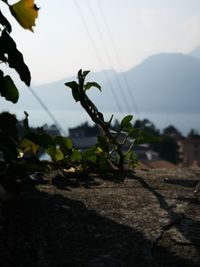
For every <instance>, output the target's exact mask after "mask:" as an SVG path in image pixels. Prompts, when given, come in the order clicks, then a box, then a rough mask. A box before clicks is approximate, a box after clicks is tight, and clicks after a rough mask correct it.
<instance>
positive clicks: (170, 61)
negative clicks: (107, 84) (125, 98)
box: [125, 53, 200, 112]
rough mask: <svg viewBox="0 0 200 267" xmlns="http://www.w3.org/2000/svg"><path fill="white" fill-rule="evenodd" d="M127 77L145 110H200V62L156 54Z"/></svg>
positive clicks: (176, 56)
mask: <svg viewBox="0 0 200 267" xmlns="http://www.w3.org/2000/svg"><path fill="white" fill-rule="evenodd" d="M125 75H126V78H127V79H128V81H129V83H130V84H131V85H132V86H133V92H134V96H135V100H136V102H137V104H138V106H139V107H140V108H141V109H142V110H143V109H145V110H148V111H153V112H199V111H200V105H199V99H200V60H199V59H196V58H194V57H192V56H189V55H183V54H177V53H174V54H173V53H170V54H159V55H154V56H151V57H149V58H148V59H146V60H145V61H144V62H143V63H142V64H140V65H139V66H137V67H135V68H133V69H131V70H129V71H128V72H126V73H125Z"/></svg>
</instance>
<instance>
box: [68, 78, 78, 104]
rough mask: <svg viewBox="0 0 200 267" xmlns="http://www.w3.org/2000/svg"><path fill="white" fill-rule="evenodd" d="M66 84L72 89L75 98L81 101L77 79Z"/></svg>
mask: <svg viewBox="0 0 200 267" xmlns="http://www.w3.org/2000/svg"><path fill="white" fill-rule="evenodd" d="M65 85H66V86H67V87H69V88H71V89H72V95H73V98H74V100H75V101H76V102H77V101H79V100H80V93H79V85H78V83H77V82H75V81H72V82H68V83H65Z"/></svg>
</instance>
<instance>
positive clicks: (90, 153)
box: [83, 148, 97, 164]
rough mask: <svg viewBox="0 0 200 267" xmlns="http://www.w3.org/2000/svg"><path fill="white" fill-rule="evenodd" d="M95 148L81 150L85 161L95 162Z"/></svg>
mask: <svg viewBox="0 0 200 267" xmlns="http://www.w3.org/2000/svg"><path fill="white" fill-rule="evenodd" d="M95 151H96V149H95V148H90V149H87V150H85V151H84V152H83V158H84V159H85V160H86V161H89V162H91V163H94V164H95V163H96V160H97V155H96V153H95Z"/></svg>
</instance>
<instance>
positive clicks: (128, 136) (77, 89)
mask: <svg viewBox="0 0 200 267" xmlns="http://www.w3.org/2000/svg"><path fill="white" fill-rule="evenodd" d="M88 74H89V71H82V70H79V72H78V77H77V78H78V82H76V81H72V82H67V83H65V85H66V86H67V87H69V88H71V90H72V95H73V98H74V100H75V101H76V102H80V104H81V106H82V107H83V108H84V109H85V110H86V112H87V113H88V115H89V116H90V118H91V119H92V121H93V122H94V123H95V124H97V125H98V126H99V127H100V128H101V130H102V135H101V136H99V137H98V142H97V144H96V146H95V147H94V148H91V149H89V150H87V151H86V152H84V154H83V157H84V156H85V158H86V160H89V161H90V162H92V163H93V164H94V165H95V164H96V166H97V167H99V168H101V167H105V166H107V165H108V164H109V165H110V166H112V167H113V168H117V169H119V170H120V171H123V170H124V166H125V163H128V165H132V166H134V167H135V165H136V164H137V162H138V160H137V157H136V155H135V153H134V152H133V146H134V144H142V143H147V142H149V141H152V140H153V139H154V138H153V137H152V136H150V135H147V134H145V133H144V132H143V131H142V130H141V129H136V128H134V127H133V125H132V124H131V121H132V119H133V116H132V115H128V116H126V117H125V118H123V119H122V121H121V123H120V127H119V129H118V131H116V132H114V131H112V130H111V121H112V118H113V116H112V117H111V119H110V121H108V122H107V121H105V120H104V116H103V114H102V113H101V112H100V111H99V110H98V108H97V107H96V105H95V104H94V103H93V102H92V101H91V99H90V98H89V97H88V95H87V91H88V90H89V89H91V88H92V87H96V88H97V89H99V90H100V91H101V86H100V85H99V84H97V83H96V82H87V83H85V78H86V76H87V75H88Z"/></svg>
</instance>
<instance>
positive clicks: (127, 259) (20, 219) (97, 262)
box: [0, 177, 195, 267]
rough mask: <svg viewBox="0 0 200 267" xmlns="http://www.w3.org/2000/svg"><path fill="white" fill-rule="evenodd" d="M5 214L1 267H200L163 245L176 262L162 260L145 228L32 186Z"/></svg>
mask: <svg viewBox="0 0 200 267" xmlns="http://www.w3.org/2000/svg"><path fill="white" fill-rule="evenodd" d="M57 179H60V178H59V177H57ZM135 179H139V180H140V182H141V184H142V185H143V186H144V187H145V188H147V189H148V190H150V191H151V192H152V193H153V194H154V195H155V196H156V197H157V198H158V201H159V202H160V205H161V207H162V208H163V209H165V210H167V211H168V212H169V214H170V216H177V215H176V214H175V213H174V212H173V211H171V210H170V208H169V206H168V205H167V203H166V202H165V200H164V199H163V197H162V195H160V194H159V193H157V192H156V191H155V190H154V189H153V188H150V187H149V185H148V184H146V182H145V181H143V180H142V179H141V178H137V177H136V178H135ZM64 188H65V185H64ZM133 212H134V211H133ZM4 213H5V215H6V218H7V221H6V224H5V225H4V230H5V231H4V237H3V238H2V239H1V240H3V242H4V248H6V251H7V252H8V254H9V257H4V254H2V253H1V254H0V255H1V256H0V266H2V267H67V266H69V267H73V266H75V267H79V266H85V267H90V266H99V267H100V266H109V267H112V266H113V267H114V266H115V267H118V266H119V267H121V266H127V267H128V266H130V267H132V266H134V267H142V266H145V267H146V266H148V267H159V266H160V267H161V266H173V267H175V266H181V267H186V266H187V267H189V266H195V265H194V264H193V263H192V262H191V261H190V260H185V259H184V260H183V259H182V258H180V257H178V256H176V257H175V256H174V255H172V253H171V252H170V251H169V250H168V249H162V253H161V255H162V257H164V258H163V259H172V261H171V262H168V263H166V264H165V265H162V263H161V264H159V263H158V262H156V261H157V259H159V257H158V255H156V257H155V255H154V254H155V251H152V248H153V246H154V243H153V242H152V241H151V240H148V239H146V238H145V236H144V235H143V234H142V233H141V232H138V231H137V230H136V229H134V228H131V227H129V226H126V225H122V224H119V223H116V222H115V221H113V220H111V219H108V218H106V217H103V216H101V215H100V214H98V213H97V212H96V211H95V210H90V209H88V208H87V207H86V206H85V204H84V203H82V202H81V201H79V200H75V199H70V198H67V197H63V196H62V195H51V194H48V193H44V192H40V191H38V190H36V189H35V188H34V187H32V186H29V187H28V188H26V190H25V191H24V192H21V193H20V194H17V195H16V197H14V198H13V199H10V201H9V202H8V203H7V205H6V207H5V209H4ZM180 230H181V229H180ZM164 262H165V260H164Z"/></svg>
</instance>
